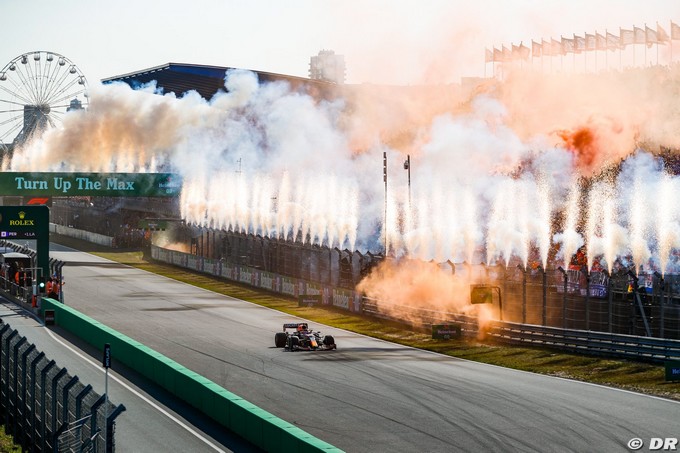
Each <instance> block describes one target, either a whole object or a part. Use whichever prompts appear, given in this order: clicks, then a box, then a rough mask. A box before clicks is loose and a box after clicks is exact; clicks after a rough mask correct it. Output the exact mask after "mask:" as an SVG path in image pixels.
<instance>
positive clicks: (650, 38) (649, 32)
mask: <svg viewBox="0 0 680 453" xmlns="http://www.w3.org/2000/svg"><path fill="white" fill-rule="evenodd" d="M658 42H659V39H658V38H657V37H656V30H654V29H653V28H649V27H648V26H647V24H645V43H646V44H647V47H652V44H657V43H658Z"/></svg>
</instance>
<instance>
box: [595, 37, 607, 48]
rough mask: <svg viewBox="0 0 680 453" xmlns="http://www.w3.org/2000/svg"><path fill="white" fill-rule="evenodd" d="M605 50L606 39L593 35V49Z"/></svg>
mask: <svg viewBox="0 0 680 453" xmlns="http://www.w3.org/2000/svg"><path fill="white" fill-rule="evenodd" d="M606 48H607V38H605V37H604V36H602V35H601V34H599V33H597V34H596V35H595V49H597V50H605V49H606Z"/></svg>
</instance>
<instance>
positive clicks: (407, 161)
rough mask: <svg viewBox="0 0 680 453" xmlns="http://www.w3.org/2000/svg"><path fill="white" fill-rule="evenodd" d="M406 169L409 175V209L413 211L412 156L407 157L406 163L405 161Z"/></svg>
mask: <svg viewBox="0 0 680 453" xmlns="http://www.w3.org/2000/svg"><path fill="white" fill-rule="evenodd" d="M404 169H405V170H406V171H407V173H408V207H409V209H411V155H410V154H407V155H406V161H404Z"/></svg>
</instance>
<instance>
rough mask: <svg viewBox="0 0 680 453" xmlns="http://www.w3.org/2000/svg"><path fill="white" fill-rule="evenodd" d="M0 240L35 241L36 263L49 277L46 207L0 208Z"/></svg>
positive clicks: (48, 236) (41, 276)
mask: <svg viewBox="0 0 680 453" xmlns="http://www.w3.org/2000/svg"><path fill="white" fill-rule="evenodd" d="M0 239H5V240H9V241H11V240H14V239H35V240H36V241H37V242H36V257H37V260H38V262H37V263H36V264H37V266H38V267H39V268H41V269H42V275H40V276H39V277H40V278H42V279H44V278H45V277H47V276H48V275H49V272H50V268H49V261H50V250H49V249H50V209H49V208H48V207H47V206H0Z"/></svg>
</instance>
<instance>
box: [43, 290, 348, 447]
mask: <svg viewBox="0 0 680 453" xmlns="http://www.w3.org/2000/svg"><path fill="white" fill-rule="evenodd" d="M46 309H47V310H54V314H55V324H57V325H59V326H61V327H63V328H64V329H66V330H67V331H69V332H71V333H73V334H74V335H77V336H78V337H80V338H82V339H83V340H85V341H86V342H88V343H90V344H91V345H93V346H95V347H97V348H99V349H103V347H104V344H105V343H109V344H110V345H111V349H112V350H113V351H115V353H116V360H117V361H119V362H121V363H123V364H125V365H127V366H129V367H130V368H133V369H134V370H135V371H137V372H139V373H140V374H142V375H144V376H145V377H147V378H148V379H150V380H152V381H153V382H155V383H157V384H158V385H160V386H162V387H163V388H165V389H166V390H168V391H169V392H171V393H172V394H174V395H176V396H177V397H179V398H181V399H182V400H184V401H186V402H187V403H189V404H191V405H192V406H194V407H196V408H197V409H199V410H200V411H202V412H203V413H204V414H206V415H208V416H210V417H211V418H213V419H214V420H216V421H217V422H218V423H220V424H221V425H222V426H224V427H226V428H228V429H229V430H230V431H232V432H234V433H236V434H238V435H239V436H241V437H243V438H244V439H246V440H248V441H249V442H251V443H253V444H254V445H257V446H258V447H260V448H262V449H264V450H266V451H272V452H290V451H295V452H301V453H302V452H319V451H323V452H340V451H342V450H340V449H338V448H336V447H334V446H333V445H331V444H329V443H327V442H324V441H322V440H320V439H318V438H316V437H314V436H312V435H311V434H309V433H307V432H305V431H303V430H301V429H300V428H298V427H296V426H294V425H291V424H290V423H288V422H286V421H285V420H282V419H280V418H278V417H276V416H275V415H273V414H270V413H269V412H267V411H265V410H264V409H260V408H259V407H257V406H255V405H254V404H251V403H249V402H248V401H246V400H244V399H243V398H241V397H239V396H237V395H234V394H233V393H231V392H229V391H228V390H226V389H224V388H222V387H220V386H219V385H217V384H215V383H214V382H212V381H211V380H209V379H207V378H205V377H203V376H201V375H199V374H198V373H195V372H193V371H191V370H189V369H188V368H185V367H184V366H182V365H180V364H179V363H177V362H175V361H174V360H171V359H169V358H167V357H165V356H164V355H163V354H160V353H158V352H156V351H154V350H153V349H151V348H148V347H146V346H144V345H143V344H141V343H139V342H138V341H135V340H133V339H132V338H129V337H127V336H126V335H123V334H122V333H120V332H117V331H115V330H113V329H111V328H109V327H107V326H106V325H104V324H102V323H100V322H99V321H96V320H94V319H92V318H90V317H88V316H85V315H84V314H82V313H80V312H79V311H77V310H74V309H73V308H70V307H68V306H66V305H64V304H61V303H59V302H57V301H55V300H53V299H47V298H43V299H42V303H41V307H40V311H41V315H42V316H43V318H44V311H45V310H46Z"/></svg>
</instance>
